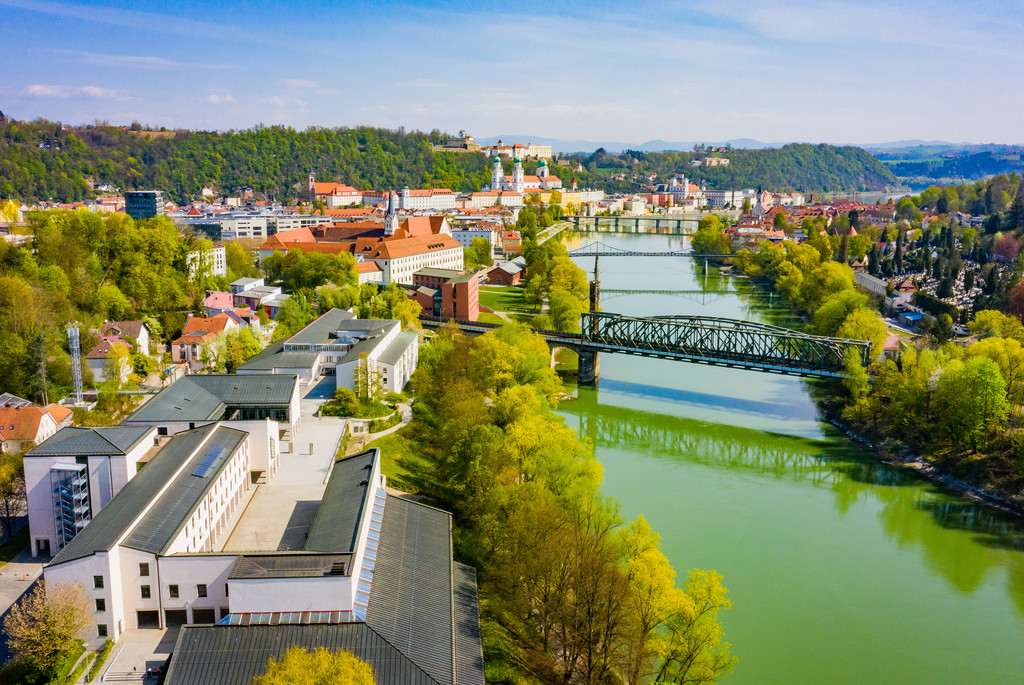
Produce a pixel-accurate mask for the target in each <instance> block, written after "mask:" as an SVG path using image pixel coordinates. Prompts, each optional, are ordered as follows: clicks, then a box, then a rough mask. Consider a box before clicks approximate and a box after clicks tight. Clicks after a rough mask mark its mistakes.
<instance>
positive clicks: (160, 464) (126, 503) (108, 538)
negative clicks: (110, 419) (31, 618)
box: [50, 424, 216, 566]
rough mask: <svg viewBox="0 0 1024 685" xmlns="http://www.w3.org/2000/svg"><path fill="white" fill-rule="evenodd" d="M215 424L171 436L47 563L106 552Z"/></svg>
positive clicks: (214, 427)
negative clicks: (94, 516)
mask: <svg viewBox="0 0 1024 685" xmlns="http://www.w3.org/2000/svg"><path fill="white" fill-rule="evenodd" d="M215 429H216V426H215V425H212V424H211V425H209V426H203V427H202V428H197V429H195V430H191V431H185V432H184V433H179V434H178V435H176V436H174V437H173V438H171V440H170V441H169V442H168V443H167V444H166V445H164V446H163V447H162V448H161V449H160V451H159V452H157V453H156V455H155V456H154V457H153V458H152V459H151V460H150V461H149V463H147V464H146V465H145V466H144V467H143V468H142V470H141V471H139V472H138V473H137V474H136V475H135V477H134V478H132V479H131V480H130V481H128V482H127V483H126V484H125V486H124V487H123V488H121V491H120V492H119V493H117V495H116V496H115V497H114V498H113V499H112V500H110V502H108V503H107V506H105V507H103V509H101V510H100V513H99V514H97V515H96V518H94V519H93V520H92V521H90V522H89V523H88V524H87V525H86V526H85V528H83V529H82V530H81V531H80V532H79V533H78V535H76V536H75V537H74V538H73V539H72V540H71V542H69V543H68V544H67V545H65V547H64V549H62V550H61V551H60V552H58V553H57V556H55V557H54V558H53V561H51V562H50V565H51V566H53V565H56V564H62V563H64V562H67V561H73V560H75V559H82V558H84V557H87V556H90V555H92V554H95V553H96V552H106V551H108V550H110V549H111V548H113V546H114V545H115V544H117V541H118V539H120V537H121V536H122V535H123V534H124V533H125V532H126V531H127V530H128V527H129V526H131V524H132V522H133V521H135V519H137V518H138V517H139V515H140V514H142V512H143V511H145V509H146V507H147V506H149V504H150V502H152V501H153V498H154V497H156V495H157V493H158V492H160V490H161V489H162V488H163V487H164V485H165V484H166V483H167V481H168V480H170V479H171V478H172V477H173V475H174V472H175V471H177V470H178V469H179V468H180V467H181V463H182V460H183V459H187V458H188V456H189V455H190V454H191V453H192V452H193V451H194V450H195V448H196V447H198V445H199V443H200V442H202V440H203V438H205V437H206V436H207V435H208V434H209V433H210V432H211V431H213V430H215Z"/></svg>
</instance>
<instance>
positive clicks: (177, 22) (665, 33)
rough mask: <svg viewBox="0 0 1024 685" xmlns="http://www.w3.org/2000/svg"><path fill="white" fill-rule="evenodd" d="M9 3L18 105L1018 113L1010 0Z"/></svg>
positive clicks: (683, 131) (481, 113)
mask: <svg viewBox="0 0 1024 685" xmlns="http://www.w3.org/2000/svg"><path fill="white" fill-rule="evenodd" d="M0 7H3V8H4V13H5V15H7V16H6V19H7V21H6V23H5V28H4V29H3V34H4V37H5V42H6V43H7V45H8V50H7V51H6V54H5V60H6V61H7V63H8V65H9V69H8V77H9V78H8V79H5V82H4V83H2V84H0V103H2V105H0V110H3V111H4V113H5V114H7V115H8V116H12V117H14V118H19V119H32V118H35V117H43V118H47V119H51V120H60V121H63V122H65V123H74V124H80V123H89V122H92V121H93V120H96V119H99V120H109V121H111V122H113V123H125V124H127V123H130V122H131V121H133V120H138V121H140V122H141V123H144V124H153V125H156V126H167V127H168V128H190V129H215V130H227V129H244V128H250V127H252V126H256V125H259V124H266V125H273V124H282V125H286V126H292V127H295V128H305V127H307V126H311V125H316V126H325V127H336V126H358V125H372V126H381V127H385V128H398V127H405V128H407V129H410V130H411V129H420V130H424V131H430V130H432V129H440V130H442V131H445V132H448V133H451V134H455V133H457V132H458V131H459V130H466V131H468V132H470V133H472V134H474V135H475V136H477V137H478V138H484V137H492V136H500V135H510V134H511V133H515V132H521V131H526V132H527V133H534V134H543V135H545V136H549V137H552V138H572V139H580V140H594V141H600V140H621V141H636V142H640V141H645V140H658V139H660V140H665V141H708V142H711V141H719V140H721V141H724V140H730V139H737V138H750V139H755V140H761V141H775V142H788V141H795V142H815V143H817V142H827V143H837V144H859V145H872V144H879V143H884V142H887V141H897V140H905V139H924V140H943V141H951V142H955V141H972V142H978V143H983V142H995V143H1005V144H1015V143H1019V142H1021V141H1020V140H1019V133H1018V131H1019V130H1020V128H1021V124H1022V123H1024V121H1022V119H1024V116H1022V115H1021V114H1020V112H1021V111H1024V108H1022V107H1021V105H1024V95H1022V94H1021V93H1020V92H1019V89H1014V88H1012V87H1008V86H1009V85H1010V84H1008V83H1007V80H1006V76H1007V74H1013V73H1017V72H1019V69H1020V67H1021V66H1024V48H1022V47H1021V46H1020V45H1019V41H1017V40H1016V39H1015V36H1016V35H1019V33H1020V31H1021V29H1022V28H1024V27H1022V26H1021V20H1020V19H1019V18H1018V17H1016V16H1015V15H1014V13H1013V10H1014V8H1013V7H1012V6H1011V5H1010V3H1008V2H996V3H986V4H976V5H975V4H971V3H968V4H964V3H957V4H955V5H954V4H953V3H948V2H944V3H938V4H935V3H921V2H909V3H902V4H901V5H900V6H899V7H892V6H888V5H887V4H885V3H880V2H872V3H854V2H831V3H826V4H820V3H819V4H810V3H804V2H796V3H753V2H746V0H744V2H740V3H732V4H730V7H729V8H728V9H723V8H721V7H719V6H716V5H713V4H711V3H702V2H680V3H675V4H673V5H668V6H665V5H660V4H659V5H655V4H639V5H635V6H631V8H630V11H629V12H628V13H627V12H623V11H622V10H621V9H620V8H619V7H618V6H616V5H611V4H610V3H608V4H601V3H598V4H592V3H591V4H587V5H585V6H584V5H570V6H568V7H564V8H557V9H555V8H550V7H548V6H546V5H541V4H536V5H530V4H526V5H519V4H517V5H516V6H515V8H513V7H512V5H511V4H499V5H497V6H496V7H494V8H493V9H492V10H490V11H487V12H484V11H481V10H479V9H478V8H477V7H476V6H473V5H469V4H468V3H451V4H448V5H446V6H445V7H443V8H442V7H436V6H431V5H427V6H415V5H409V4H387V5H381V4H376V3H374V4H367V5H358V6H357V5H349V4H346V3H335V4H332V5H330V6H328V7H321V8H319V9H317V10H309V11H294V10H291V9H289V8H284V7H277V6H274V5H271V4H262V5H259V6H254V7H247V8H241V9H239V8H230V7H228V6H223V5H217V4H213V5H203V6H199V5H198V4H193V3H179V4H177V5H176V6H175V7H173V8H163V7H159V6H157V5H156V4H155V3H149V2H143V3H136V4H133V9H131V10H126V9H121V8H119V7H116V6H114V5H111V4H109V3H105V2H95V3H48V2H38V3H37V2H32V3H29V2H26V1H25V0H0ZM42 25H46V26H47V30H48V31H49V33H50V36H51V40H49V41H47V44H46V45H45V46H44V45H39V44H38V42H37V41H34V40H33V39H32V36H34V35H37V32H38V30H39V28H40V26H42ZM453 37H454V39H453ZM58 46H59V47H58ZM943 94H946V96H947V97H940V96H942V95H943ZM957 94H960V95H959V96H958V95H957ZM979 98H980V99H979ZM940 103H941V104H940Z"/></svg>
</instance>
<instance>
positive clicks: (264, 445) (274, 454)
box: [221, 419, 281, 483]
mask: <svg viewBox="0 0 1024 685" xmlns="http://www.w3.org/2000/svg"><path fill="white" fill-rule="evenodd" d="M221 425H223V426H227V427H228V428H237V429H238V430H243V431H245V432H246V433H248V434H249V468H250V470H252V471H265V472H266V474H267V482H268V483H269V482H271V481H272V480H273V476H274V474H275V473H277V469H278V466H279V465H280V463H281V446H280V445H279V444H278V436H280V435H281V424H279V423H278V422H277V421H271V420H270V419H263V420H262V421H222V422H221Z"/></svg>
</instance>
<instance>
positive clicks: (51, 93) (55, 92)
mask: <svg viewBox="0 0 1024 685" xmlns="http://www.w3.org/2000/svg"><path fill="white" fill-rule="evenodd" d="M21 94H22V96H24V97H30V98H57V99H60V100H68V99H70V98H109V99H112V100H124V99H125V96H124V95H123V94H121V92H120V91H117V90H114V89H113V88H100V87H98V86H58V85H44V84H39V83H37V84H32V85H29V86H25V88H24V89H23V90H22V91H21Z"/></svg>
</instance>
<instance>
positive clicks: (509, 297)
mask: <svg viewBox="0 0 1024 685" xmlns="http://www.w3.org/2000/svg"><path fill="white" fill-rule="evenodd" d="M525 292H526V290H525V289H524V288H520V287H519V286H517V285H513V286H482V287H481V288H480V304H482V305H483V306H485V307H487V308H488V309H493V310H495V311H500V312H526V313H530V314H532V313H533V312H534V309H533V305H531V304H528V303H527V302H526V299H525V298H524V297H523V293H525Z"/></svg>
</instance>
